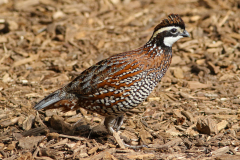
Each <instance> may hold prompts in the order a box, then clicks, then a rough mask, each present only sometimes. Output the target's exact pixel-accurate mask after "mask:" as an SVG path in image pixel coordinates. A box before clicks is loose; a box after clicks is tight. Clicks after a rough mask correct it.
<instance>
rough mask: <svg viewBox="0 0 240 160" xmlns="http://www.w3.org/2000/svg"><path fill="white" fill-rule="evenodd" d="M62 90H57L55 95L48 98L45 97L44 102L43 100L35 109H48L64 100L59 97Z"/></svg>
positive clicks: (52, 94)
mask: <svg viewBox="0 0 240 160" xmlns="http://www.w3.org/2000/svg"><path fill="white" fill-rule="evenodd" d="M60 92H61V91H60V90H57V91H55V92H53V93H51V94H50V95H48V96H47V97H45V98H44V99H43V100H41V101H40V102H38V103H37V104H36V105H35V106H34V109H36V110H40V109H43V108H45V107H48V106H50V105H52V104H54V103H56V102H58V101H60V100H62V98H61V97H60V96H59V94H60Z"/></svg>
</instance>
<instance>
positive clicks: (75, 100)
mask: <svg viewBox="0 0 240 160" xmlns="http://www.w3.org/2000/svg"><path fill="white" fill-rule="evenodd" d="M183 37H189V33H188V32H187V31H186V30H185V24H184V22H183V20H182V19H181V17H180V16H179V15H177V14H170V15H169V16H168V18H167V19H164V20H163V21H162V22H161V23H160V24H159V25H157V26H156V27H155V29H154V32H153V35H152V37H151V38H150V40H149V41H148V42H147V43H146V44H145V45H144V46H142V47H140V48H138V49H135V50H132V51H128V52H124V53H120V54H117V55H114V56H111V57H109V58H107V59H104V60H102V61H100V62H98V63H97V64H95V65H93V66H92V67H90V68H88V69H86V70H85V71H83V72H82V73H81V74H80V75H79V76H78V77H76V78H75V79H74V80H73V81H72V82H70V83H69V84H67V85H66V86H64V87H63V88H60V89H59V90H57V91H55V92H53V93H51V94H50V95H48V96H47V97H45V98H44V99H43V100H41V101H40V102H39V103H37V104H36V105H35V107H34V108H35V109H37V110H40V109H43V108H44V109H52V108H62V109H63V111H69V110H75V109H78V108H80V107H81V108H85V109H87V110H89V111H92V112H96V113H98V114H100V115H103V116H105V117H106V118H105V122H104V124H105V126H106V128H107V129H108V131H109V132H111V133H113V132H114V129H115V130H116V131H118V130H119V128H120V126H121V125H122V122H123V114H124V113H125V112H126V111H129V110H130V109H132V108H134V107H137V106H138V105H139V104H141V103H142V102H143V101H144V100H145V99H146V98H147V97H148V95H149V94H150V93H151V92H152V90H153V89H154V87H155V86H156V85H157V83H158V82H159V81H160V80H161V78H162V77H163V76H164V74H165V73H166V71H167V69H168V67H169V65H170V63H171V59H172V44H173V43H174V42H176V41H177V40H178V39H180V38H183ZM127 146H128V145H127Z"/></svg>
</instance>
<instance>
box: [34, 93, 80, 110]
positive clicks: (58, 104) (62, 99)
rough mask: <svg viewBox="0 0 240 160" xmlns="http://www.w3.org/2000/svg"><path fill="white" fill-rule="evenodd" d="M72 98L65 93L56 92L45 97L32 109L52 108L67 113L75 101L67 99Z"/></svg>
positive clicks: (74, 104)
mask: <svg viewBox="0 0 240 160" xmlns="http://www.w3.org/2000/svg"><path fill="white" fill-rule="evenodd" d="M69 97H73V96H70V95H69V94H67V93H66V92H65V91H62V90H61V89H60V90H57V91H55V92H53V93H51V94H50V95H48V96H47V97H45V98H44V99H43V100H41V101H40V102H38V103H37V104H36V105H35V106H34V109H36V110H40V109H54V108H62V109H63V111H69V110H71V109H73V108H74V107H75V106H76V104H77V101H76V100H74V99H72V98H69Z"/></svg>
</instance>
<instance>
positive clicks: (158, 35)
mask: <svg viewBox="0 0 240 160" xmlns="http://www.w3.org/2000/svg"><path fill="white" fill-rule="evenodd" d="M183 37H190V34H189V33H188V32H187V31H186V30H185V24H184V22H183V20H182V19H181V17H180V16H179V15H178V14H170V15H169V16H168V18H166V19H164V20H162V22H161V23H160V24H158V25H157V26H156V27H155V29H154V32H153V35H152V37H151V39H150V40H149V42H150V43H152V42H153V43H156V44H157V45H158V46H163V47H164V46H165V47H172V45H173V43H175V42H176V41H177V40H179V39H181V38H183Z"/></svg>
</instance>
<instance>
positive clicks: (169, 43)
mask: <svg viewBox="0 0 240 160" xmlns="http://www.w3.org/2000/svg"><path fill="white" fill-rule="evenodd" d="M181 38H183V36H177V37H165V38H164V39H163V43H164V44H165V46H168V47H172V45H173V43H175V42H176V41H177V40H179V39H181Z"/></svg>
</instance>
